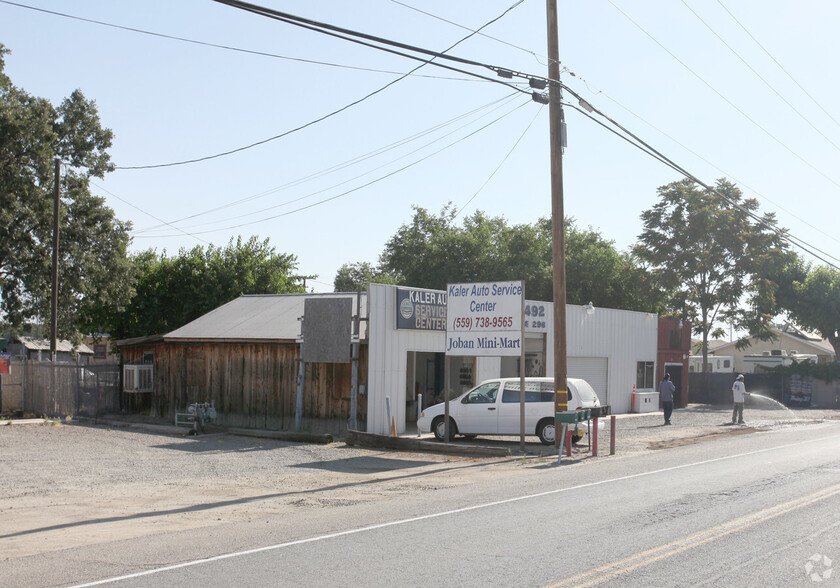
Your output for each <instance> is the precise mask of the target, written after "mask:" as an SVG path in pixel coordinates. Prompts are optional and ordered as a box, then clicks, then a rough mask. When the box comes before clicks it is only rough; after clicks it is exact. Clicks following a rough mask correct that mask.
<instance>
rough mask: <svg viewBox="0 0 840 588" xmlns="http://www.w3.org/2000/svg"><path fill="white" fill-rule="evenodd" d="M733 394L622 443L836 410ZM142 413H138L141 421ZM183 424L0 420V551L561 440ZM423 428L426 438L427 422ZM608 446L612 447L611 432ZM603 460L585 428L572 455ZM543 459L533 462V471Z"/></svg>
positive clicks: (767, 425)
mask: <svg viewBox="0 0 840 588" xmlns="http://www.w3.org/2000/svg"><path fill="white" fill-rule="evenodd" d="M730 417H731V409H729V407H706V406H692V407H689V408H687V409H682V410H677V411H675V413H674V416H673V417H672V419H671V420H672V422H673V423H674V424H673V425H672V426H663V424H662V421H663V419H662V414H661V413H650V414H641V415H619V416H618V417H617V418H616V435H617V443H616V446H617V453H616V456H615V457H604V458H603V459H624V458H630V457H632V456H634V455H638V454H641V453H645V452H652V451H659V450H664V449H667V448H669V447H675V446H679V445H685V444H689V443H700V442H704V441H707V440H710V439H715V438H716V437H718V436H720V435H739V434H748V433H753V432H758V431H762V430H769V429H772V428H774V427H788V426H802V427H807V426H808V425H809V423H817V422H823V421H825V420H837V419H840V411H828V410H826V411H821V410H793V411H787V410H762V409H757V408H750V407H748V408H747V410H746V413H745V419H746V421H747V424H746V425H744V426H738V425H735V426H733V425H731V424H729V422H730ZM135 425H136V423H135ZM186 433H187V430H186V429H180V430H175V429H174V428H172V427H161V426H160V425H158V427H157V428H154V429H151V428H150V427H148V426H133V427H128V426H126V424H125V423H116V422H113V423H111V424H110V425H102V424H100V425H96V426H94V425H88V424H75V423H69V424H68V423H49V424H43V423H42V422H41V421H33V422H31V423H30V424H25V425H24V424H14V425H7V426H0V495H2V496H3V498H4V499H3V501H2V502H0V518H2V520H3V521H4V523H3V528H2V530H0V551H1V552H2V553H3V554H4V557H7V558H10V559H14V558H17V557H24V556H26V555H33V554H36V553H40V552H43V551H51V550H56V549H62V548H65V547H71V546H77V545H85V544H90V543H96V542H101V541H107V540H118V539H121V538H127V537H137V536H143V535H145V534H150V533H159V532H166V531H168V530H173V531H174V530H184V529H192V528H196V529H197V528H202V527H207V526H209V525H214V524H218V523H220V522H231V521H251V520H258V519H259V518H260V517H265V516H271V515H277V514H283V513H286V512H289V511H297V510H299V509H302V508H322V507H325V506H340V505H349V504H356V503H362V502H367V501H373V500H379V499H381V498H382V497H387V496H397V495H401V494H405V495H409V494H412V493H416V492H424V491H428V490H430V489H435V488H443V487H456V486H465V485H468V484H470V483H472V482H475V481H476V480H479V479H483V478H486V476H487V475H488V473H489V474H490V475H493V476H494V477H496V478H500V479H504V478H505V477H514V476H518V475H522V473H523V468H525V469H527V468H529V467H532V466H540V465H544V464H545V463H546V462H547V461H548V460H550V459H553V457H552V456H554V455H556V454H555V453H554V451H555V450H554V448H553V447H547V446H544V445H542V444H540V443H539V440H538V439H537V438H536V437H535V436H534V437H528V438H527V441H528V442H527V446H526V455H524V456H523V455H521V454H519V453H518V449H519V439H518V437H497V438H481V437H479V438H476V439H472V440H466V439H459V440H456V442H455V443H456V444H464V445H469V444H477V445H485V446H503V447H508V448H510V450H511V457H504V458H499V457H495V458H479V457H469V456H463V455H460V456H459V455H446V454H441V453H437V452H434V451H428V452H405V451H391V450H383V449H369V448H362V447H350V446H348V445H346V444H345V443H344V442H343V441H342V440H336V441H334V442H332V443H329V444H323V445H322V444H306V443H293V442H285V441H279V440H275V439H265V438H255V437H245V436H239V435H232V434H227V433H223V432H222V433H213V434H207V435H198V436H188V435H186ZM427 438H431V437H430V436H427ZM601 447H602V452H601V455H603V456H606V455H607V453H608V449H609V442H608V433H605V435H604V438H603V439H602V441H601ZM569 459H570V460H571V461H573V462H576V463H577V464H579V465H580V466H581V467H586V464H587V463H594V462H595V461H596V460H600V459H602V458H601V457H598V458H592V457H591V454H590V453H589V452H588V451H587V450H586V444H585V442H584V443H583V444H581V446H580V447H579V448H577V449H576V450H575V452H574V454H573V456H572V457H571V458H569ZM539 471H540V470H539V468H536V467H534V469H533V472H535V475H537V474H536V473H538V472H539Z"/></svg>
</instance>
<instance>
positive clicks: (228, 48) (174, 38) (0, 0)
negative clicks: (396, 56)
mask: <svg viewBox="0 0 840 588" xmlns="http://www.w3.org/2000/svg"><path fill="white" fill-rule="evenodd" d="M0 3H3V4H8V5H10V6H17V7H19V8H26V9H28V10H34V11H36V12H43V13H45V14H50V15H53V16H60V17H63V18H68V19H72V20H78V21H81V22H86V23H90V24H95V25H99V26H104V27H110V28H114V29H119V30H123V31H129V32H132V33H139V34H143V35H149V36H152V37H160V38H162V39H169V40H172V41H181V42H184V43H192V44H193V45H201V46H204V47H213V48H215V49H224V50H226V51H235V52H238V53H246V54H250V55H258V56H261V57H271V58H273V59H283V60H286V61H295V62H300V63H308V64H312V65H323V66H326V67H336V68H341V69H350V70H355V71H365V72H370V73H383V74H391V75H402V72H399V71H393V70H387V69H374V68H369V67H359V66H355V65H346V64H342V63H333V62H329V61H318V60H314V59H304V58H302V57H290V56H288V55H279V54H277V53H268V52H266V51H256V50H254V49H243V48H241V47H233V46H231V45H221V44H218V43H210V42H208V41H199V40H197V39H189V38H187V37H179V36H176V35H167V34H165V33H157V32H154V31H148V30H144V29H138V28H134V27H128V26H124V25H118V24H114V23H109V22H104V21H101V20H94V19H90V18H84V17H81V16H76V15H73V14H67V13H64V12H56V11H54V10H46V9H44V8H38V7H35V6H28V5H26V4H20V3H18V2H10V1H9V0H0ZM415 77H419V78H429V79H436V80H451V81H461V82H483V81H485V80H477V79H473V78H462V77H458V78H456V77H445V76H432V75H424V74H416V76H415Z"/></svg>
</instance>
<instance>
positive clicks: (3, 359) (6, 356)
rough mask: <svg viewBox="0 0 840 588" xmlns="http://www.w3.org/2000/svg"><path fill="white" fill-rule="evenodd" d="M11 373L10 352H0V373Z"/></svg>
mask: <svg viewBox="0 0 840 588" xmlns="http://www.w3.org/2000/svg"><path fill="white" fill-rule="evenodd" d="M11 373H12V354H11V353H0V374H11Z"/></svg>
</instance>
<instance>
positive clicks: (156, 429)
mask: <svg viewBox="0 0 840 588" xmlns="http://www.w3.org/2000/svg"><path fill="white" fill-rule="evenodd" d="M76 420H77V421H82V420H84V421H85V422H87V423H93V422H94V421H93V419H76ZM96 424H97V425H103V426H106V427H113V428H118V427H119V428H128V429H141V430H144V431H150V432H152V433H161V434H164V435H177V436H186V435H189V434H190V432H191V431H192V428H187V427H176V426H175V425H155V424H152V423H132V422H128V421H121V420H114V419H98V420H97V421H96ZM220 433H221V434H227V435H238V436H240V437H257V438H260V439H274V440H276V441H289V442H292V443H315V444H319V445H327V444H329V443H332V442H333V436H332V435H330V434H329V433H300V432H294V431H265V430H262V429H241V428H236V427H232V428H226V427H217V426H215V425H210V426H208V427H207V429H206V431H205V432H204V433H202V434H200V435H199V437H208V436H210V435H214V434H220Z"/></svg>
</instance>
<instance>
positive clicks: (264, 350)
mask: <svg viewBox="0 0 840 588" xmlns="http://www.w3.org/2000/svg"><path fill="white" fill-rule="evenodd" d="M313 297H316V298H324V297H343V298H352V299H353V304H352V309H353V310H352V313H351V315H349V316H347V318H346V320H347V321H348V322H350V321H352V320H353V317H352V314H354V313H355V310H356V300H355V298H356V295H355V294H291V295H288V294H287V295H249V296H242V297H240V298H237V299H236V300H233V301H231V302H229V303H227V304H225V305H223V306H221V307H219V308H217V309H216V310H213V311H212V312H210V313H208V314H206V315H204V316H202V317H199V318H198V319H196V320H195V321H193V322H191V323H189V324H187V325H184V326H183V327H181V328H179V329H176V330H175V331H172V332H170V333H167V334H164V335H157V336H152V337H146V338H138V339H127V340H123V341H118V342H117V343H118V345H119V347H120V356H121V361H122V364H123V373H124V376H123V386H124V391H125V392H126V393H127V394H129V395H137V396H138V397H145V398H147V401H144V402H135V403H134V405H136V406H144V407H148V408H149V410H150V411H151V413H152V414H154V415H157V416H161V417H166V418H171V419H173V421H174V419H175V413H176V412H184V411H185V410H186V409H187V407H188V406H189V405H190V404H192V403H195V402H213V403H214V404H215V407H216V412H217V414H218V418H217V421H216V422H217V424H220V425H223V426H231V427H249V428H259V429H272V430H293V429H294V427H295V420H296V419H295V417H296V399H297V390H298V385H297V377H298V368H299V365H300V364H299V359H300V350H301V345H300V322H299V320H298V319H299V318H300V317H303V315H304V304H305V301H306V299H307V298H313ZM361 314H362V315H363V316H364V315H365V314H366V303H365V302H363V303H362V304H361ZM307 320H309V321H317V320H318V317H315V316H313V317H307ZM364 324H365V323H364V321H362V327H361V331H362V337H361V340H362V341H361V344H360V359H359V371H358V374H359V375H358V382H359V386H360V391H361V392H364V390H365V388H366V386H365V384H366V382H367V345H366V343H365V341H364V338H365V336H364V333H365V328H364ZM350 345H351V342H350V341H349V340H348V341H347V346H348V348H349V347H350ZM304 373H305V376H304V382H303V396H302V398H303V410H302V415H301V430H303V431H309V432H330V433H342V432H344V431H346V429H347V421H348V419H349V417H350V397H351V373H352V366H351V364H350V363H306V364H305V372H304ZM357 406H358V408H357V410H358V418H359V420H360V421H361V422H362V423H364V419H365V416H366V407H367V400H366V398H365V395H364V394H363V393H360V394H359V395H358V403H357Z"/></svg>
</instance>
